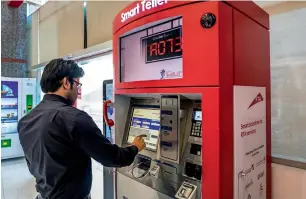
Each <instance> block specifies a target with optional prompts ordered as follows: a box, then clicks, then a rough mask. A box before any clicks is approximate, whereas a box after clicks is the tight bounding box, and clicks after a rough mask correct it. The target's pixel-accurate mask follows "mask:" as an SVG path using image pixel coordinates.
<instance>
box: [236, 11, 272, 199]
mask: <svg viewBox="0 0 306 199" xmlns="http://www.w3.org/2000/svg"><path fill="white" fill-rule="evenodd" d="M233 20H234V26H233V27H234V30H233V33H234V85H241V86H260V87H266V98H267V99H266V100H267V104H266V118H267V121H266V128H267V137H266V146H267V160H266V161H267V174H266V178H267V190H266V193H267V199H271V91H270V89H271V87H270V42H269V31H268V30H267V29H265V28H264V27H262V26H260V25H259V24H257V23H256V22H254V21H252V20H251V19H249V18H248V17H246V16H244V15H243V14H241V13H240V12H238V11H234V13H233Z"/></svg>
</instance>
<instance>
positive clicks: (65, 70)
mask: <svg viewBox="0 0 306 199" xmlns="http://www.w3.org/2000/svg"><path fill="white" fill-rule="evenodd" d="M83 76H84V71H83V69H82V68H81V67H79V66H78V64H77V63H75V62H74V61H72V60H63V59H54V60H52V61H50V62H49V63H48V64H47V65H46V67H45V69H44V72H43V74H42V76H41V80H40V87H41V90H42V91H43V92H44V93H48V92H55V91H57V90H58V89H59V88H60V87H61V85H62V79H63V78H64V77H67V79H68V81H69V82H70V83H71V88H72V85H73V83H74V82H73V78H81V77H83Z"/></svg>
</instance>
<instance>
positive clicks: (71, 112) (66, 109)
mask: <svg viewBox="0 0 306 199" xmlns="http://www.w3.org/2000/svg"><path fill="white" fill-rule="evenodd" d="M58 111H59V112H60V113H61V114H64V115H66V116H73V117H75V118H79V119H81V118H83V117H88V116H89V115H88V114H87V113H86V112H85V111H82V110H80V109H78V108H75V107H73V106H69V105H66V106H62V107H59V108H58Z"/></svg>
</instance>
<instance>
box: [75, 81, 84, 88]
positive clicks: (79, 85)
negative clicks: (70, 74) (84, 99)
mask: <svg viewBox="0 0 306 199" xmlns="http://www.w3.org/2000/svg"><path fill="white" fill-rule="evenodd" d="M73 82H75V83H76V84H77V87H78V88H81V87H82V84H81V83H80V82H78V81H75V80H73Z"/></svg>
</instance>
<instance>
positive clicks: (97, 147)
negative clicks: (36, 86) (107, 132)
mask: <svg viewBox="0 0 306 199" xmlns="http://www.w3.org/2000/svg"><path fill="white" fill-rule="evenodd" d="M83 75H84V71H83V69H82V68H80V67H79V66H78V65H77V64H76V63H75V62H74V61H71V60H68V61H67V60H63V59H56V60H52V61H51V62H50V63H49V64H47V65H46V67H45V69H44V72H43V74H42V78H41V82H40V85H41V89H42V91H43V92H44V93H46V95H45V96H44V99H43V100H42V102H41V103H40V104H38V105H37V107H35V108H34V109H33V110H32V111H31V112H30V113H29V114H28V115H26V116H25V117H23V118H22V119H21V120H20V122H19V124H18V132H19V138H20V143H21V145H22V148H23V151H24V153H25V158H26V161H27V164H28V167H29V171H30V172H31V174H32V175H33V176H34V177H35V178H36V189H37V192H39V194H40V195H39V196H38V197H37V198H46V199H47V198H48V199H67V198H73V199H85V198H90V196H89V195H90V189H91V183H92V168H91V157H92V158H93V159H95V160H96V161H98V162H100V163H101V164H102V165H104V166H106V167H124V166H128V165H130V164H131V163H132V162H133V161H134V158H135V156H136V155H137V153H138V152H140V151H141V150H143V148H144V147H145V143H144V140H143V139H142V137H143V136H138V137H136V138H135V139H134V141H133V142H132V146H128V147H125V148H120V147H118V146H117V145H113V144H111V142H109V141H108V140H107V139H106V138H105V137H104V136H103V135H102V133H101V131H100V129H99V128H98V127H97V125H96V124H95V123H94V121H93V120H92V118H91V117H90V116H89V115H88V114H86V113H85V112H83V111H81V110H78V109H76V108H74V107H73V106H72V105H73V104H74V102H75V100H76V99H77V90H78V88H79V87H80V86H82V84H81V83H80V82H79V78H81V77H82V76H83Z"/></svg>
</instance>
